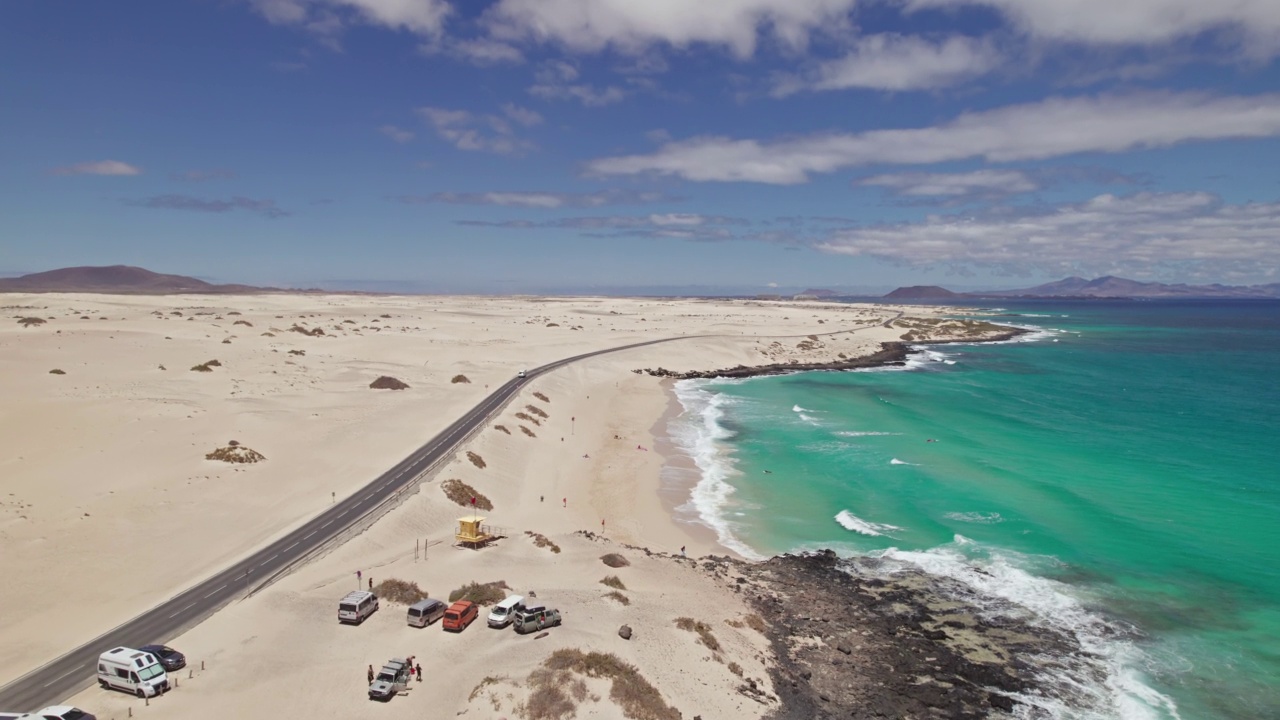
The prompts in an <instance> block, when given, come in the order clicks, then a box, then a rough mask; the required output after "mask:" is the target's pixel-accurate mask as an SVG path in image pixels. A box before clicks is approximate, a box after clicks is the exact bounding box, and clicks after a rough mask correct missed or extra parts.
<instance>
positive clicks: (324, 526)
mask: <svg viewBox="0 0 1280 720" xmlns="http://www.w3.org/2000/svg"><path fill="white" fill-rule="evenodd" d="M332 524H333V521H332V520H330V521H329V522H327V523H325V524H323V525H321V526H320V527H322V528H327V527H329V526H330V525H332Z"/></svg>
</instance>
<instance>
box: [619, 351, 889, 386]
mask: <svg viewBox="0 0 1280 720" xmlns="http://www.w3.org/2000/svg"><path fill="white" fill-rule="evenodd" d="M881 348H882V349H881V350H879V351H877V352H874V353H872V354H870V355H864V356H863V357H858V358H850V359H847V360H834V361H827V362H818V363H802V362H795V361H793V362H789V363H773V364H770V365H755V366H751V367H748V366H746V365H739V366H737V367H732V368H724V369H722V370H691V371H689V372H677V371H675V370H668V369H666V368H644V369H643V370H633V371H632V372H635V373H643V374H647V375H652V376H654V377H666V378H675V379H677V380H689V379H693V378H747V377H758V376H761V375H783V374H785V373H793V372H803V371H807V370H857V369H859V368H868V367H879V366H881V365H902V364H903V363H905V362H906V360H907V354H908V350H907V346H906V345H903V344H902V343H883V344H882V345H881Z"/></svg>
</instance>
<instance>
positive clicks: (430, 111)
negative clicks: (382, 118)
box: [417, 106, 541, 155]
mask: <svg viewBox="0 0 1280 720" xmlns="http://www.w3.org/2000/svg"><path fill="white" fill-rule="evenodd" d="M512 107H513V108H514V107H515V106H512ZM417 112H418V114H419V115H421V116H422V118H423V119H424V120H426V121H427V123H428V124H429V125H431V126H432V128H433V129H434V130H435V131H436V134H437V135H439V136H440V137H441V138H443V139H445V140H447V141H448V142H450V143H452V144H453V146H454V147H456V148H458V149H459V150H479V151H483V152H491V153H496V154H498V155H518V154H521V153H523V152H525V151H528V150H532V149H533V148H534V145H533V143H531V142H529V141H527V140H522V139H520V138H518V137H516V136H515V132H514V130H512V128H511V123H509V122H507V121H506V120H504V119H503V118H501V117H498V116H497V115H476V114H473V113H470V112H467V111H466V110H449V109H446V108H436V107H421V108H418V110H417ZM535 114H536V113H535ZM539 117H541V116H539Z"/></svg>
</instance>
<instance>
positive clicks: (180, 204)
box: [125, 195, 292, 218]
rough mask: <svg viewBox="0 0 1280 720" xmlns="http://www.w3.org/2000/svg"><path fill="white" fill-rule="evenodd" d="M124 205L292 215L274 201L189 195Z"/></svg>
mask: <svg viewBox="0 0 1280 720" xmlns="http://www.w3.org/2000/svg"><path fill="white" fill-rule="evenodd" d="M125 204H126V205H134V206H136V207H144V208H150V209H153V210H188V211H192V212H206V213H227V212H231V211H233V210H244V211H246V212H251V213H257V214H259V215H262V216H263V217H269V218H280V217H288V216H289V215H291V214H292V213H290V212H289V211H287V210H283V209H281V208H280V207H278V206H277V205H276V201H275V200H255V199H254V198H247V197H233V198H230V199H228V200H208V199H205V198H197V197H192V196H190V195H156V196H155V197H149V198H145V199H142V200H127V201H125Z"/></svg>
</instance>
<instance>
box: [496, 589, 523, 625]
mask: <svg viewBox="0 0 1280 720" xmlns="http://www.w3.org/2000/svg"><path fill="white" fill-rule="evenodd" d="M523 609H524V596H523V595H508V596H507V599H506V600H503V601H502V602H500V603H498V604H497V605H494V606H493V610H491V611H489V627H491V628H504V627H506V626H508V625H510V624H511V621H512V620H515V619H516V613H518V612H519V611H521V610H523Z"/></svg>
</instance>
